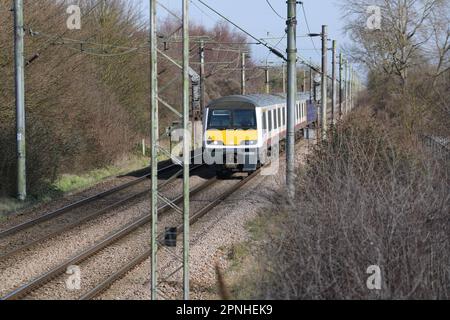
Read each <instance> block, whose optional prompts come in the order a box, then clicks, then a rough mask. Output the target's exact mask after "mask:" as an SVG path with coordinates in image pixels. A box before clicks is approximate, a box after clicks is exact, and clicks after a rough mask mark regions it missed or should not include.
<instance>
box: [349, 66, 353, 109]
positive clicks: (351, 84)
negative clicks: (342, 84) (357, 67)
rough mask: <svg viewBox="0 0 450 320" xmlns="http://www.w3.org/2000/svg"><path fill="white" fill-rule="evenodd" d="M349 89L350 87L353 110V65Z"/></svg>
mask: <svg viewBox="0 0 450 320" xmlns="http://www.w3.org/2000/svg"><path fill="white" fill-rule="evenodd" d="M349 89H350V94H349V98H350V110H353V67H352V66H350V81H349Z"/></svg>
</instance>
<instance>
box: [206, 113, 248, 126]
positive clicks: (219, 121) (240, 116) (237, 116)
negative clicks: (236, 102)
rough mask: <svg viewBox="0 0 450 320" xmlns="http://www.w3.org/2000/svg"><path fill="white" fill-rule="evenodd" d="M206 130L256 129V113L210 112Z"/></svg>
mask: <svg viewBox="0 0 450 320" xmlns="http://www.w3.org/2000/svg"><path fill="white" fill-rule="evenodd" d="M208 129H218V130H226V129H242V130H250V129H256V113H255V110H252V109H235V110H233V109H228V110H225V109H224V110H219V109H216V110H211V112H210V115H209V121H208Z"/></svg>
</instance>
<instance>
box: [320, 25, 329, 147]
mask: <svg viewBox="0 0 450 320" xmlns="http://www.w3.org/2000/svg"><path fill="white" fill-rule="evenodd" d="M327 43H328V27H327V26H326V25H323V26H322V84H321V87H322V94H321V117H322V121H321V126H322V140H324V139H326V138H327V104H328V96H327V93H328V83H327V81H328V78H327V75H328V45H327Z"/></svg>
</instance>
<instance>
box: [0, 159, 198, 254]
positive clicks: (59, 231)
mask: <svg viewBox="0 0 450 320" xmlns="http://www.w3.org/2000/svg"><path fill="white" fill-rule="evenodd" d="M200 167H202V165H197V166H194V167H192V168H191V171H193V170H196V169H198V168H200ZM180 175H181V172H179V173H177V174H175V175H173V176H172V177H170V178H169V179H168V180H166V181H164V183H163V186H164V185H166V184H169V183H171V182H173V181H175V180H176V179H177V178H178V177H179V176H180ZM149 192H150V190H144V191H141V192H138V193H135V194H132V195H130V196H128V197H126V198H124V199H121V200H119V201H117V202H114V203H112V204H110V205H108V206H106V207H104V208H102V209H99V210H96V211H94V212H92V213H91V214H89V215H87V216H85V217H83V218H81V219H79V220H77V221H75V222H74V223H69V224H68V225H65V226H63V227H61V228H58V229H56V230H54V231H52V232H50V233H48V234H45V235H43V236H42V237H39V238H37V239H35V240H32V241H30V242H28V243H25V244H24V245H21V246H19V247H17V248H15V249H13V250H10V251H7V252H5V253H2V254H0V261H2V260H5V259H6V258H9V257H11V256H13V255H15V254H17V253H19V252H21V251H24V250H26V249H28V248H30V247H32V246H34V245H37V244H39V243H42V242H43V241H45V240H48V239H51V238H53V237H55V236H58V235H60V234H62V233H64V232H66V231H69V230H71V229H74V228H76V227H78V226H80V225H82V224H84V223H86V222H88V221H91V220H93V219H95V218H97V217H99V216H100V215H102V214H103V213H106V212H108V211H110V210H112V209H115V208H118V207H120V206H121V205H123V204H125V203H127V202H130V201H132V200H134V199H138V198H140V197H142V196H144V195H146V194H148V193H149Z"/></svg>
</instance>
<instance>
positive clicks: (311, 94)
mask: <svg viewBox="0 0 450 320" xmlns="http://www.w3.org/2000/svg"><path fill="white" fill-rule="evenodd" d="M310 64H311V63H310ZM313 90H314V74H313V69H312V68H311V67H309V100H310V101H311V102H312V100H313Z"/></svg>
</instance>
